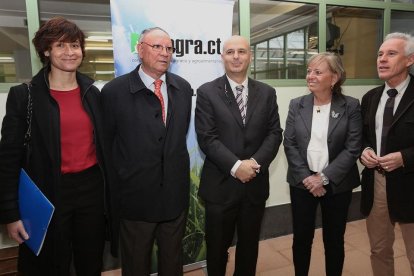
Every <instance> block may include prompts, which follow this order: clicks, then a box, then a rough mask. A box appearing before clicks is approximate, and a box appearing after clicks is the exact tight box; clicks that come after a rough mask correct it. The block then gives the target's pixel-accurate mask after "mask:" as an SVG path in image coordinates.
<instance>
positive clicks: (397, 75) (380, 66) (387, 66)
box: [377, 38, 414, 87]
mask: <svg viewBox="0 0 414 276" xmlns="http://www.w3.org/2000/svg"><path fill="white" fill-rule="evenodd" d="M405 46H406V41H405V40H403V39H399V38H391V39H388V40H386V41H384V43H382V45H381V47H380V49H379V51H378V57H377V71H378V77H379V78H380V79H382V80H384V81H386V82H387V83H388V85H389V86H391V87H396V86H397V85H398V84H400V83H401V82H403V81H404V80H405V79H406V78H407V75H408V68H409V66H410V65H412V64H413V62H414V55H410V56H406V53H405Z"/></svg>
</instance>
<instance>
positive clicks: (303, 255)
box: [290, 184, 352, 276]
mask: <svg viewBox="0 0 414 276" xmlns="http://www.w3.org/2000/svg"><path fill="white" fill-rule="evenodd" d="M330 185H332V184H329V185H327V186H325V188H326V189H327V193H326V194H325V196H323V197H314V196H313V195H312V194H311V193H310V192H309V191H308V190H305V189H301V188H297V187H292V186H290V197H291V202H292V204H291V206H292V217H293V246H292V249H293V263H294V267H295V275H296V276H306V275H308V272H309V265H310V259H311V252H312V243H313V237H314V233H315V219H316V211H317V207H318V205H319V204H320V206H321V211H322V228H323V231H322V233H323V244H324V248H325V271H326V275H327V276H340V275H342V269H343V264H344V258H345V253H344V234H345V228H346V221H347V217H348V209H349V204H350V203H351V198H352V191H347V192H343V193H339V194H332V189H331V187H330Z"/></svg>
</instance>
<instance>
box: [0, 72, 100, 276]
mask: <svg viewBox="0 0 414 276" xmlns="http://www.w3.org/2000/svg"><path fill="white" fill-rule="evenodd" d="M48 72H49V70H48V68H43V69H41V70H40V71H39V73H38V74H37V75H36V76H34V77H33V79H32V81H31V84H32V85H31V96H32V99H33V116H32V124H31V127H32V131H31V141H30V148H31V152H30V156H29V160H28V162H27V164H23V163H24V162H23V161H24V159H25V158H23V156H24V152H25V151H24V147H23V140H24V135H25V133H26V129H27V122H26V115H27V102H28V90H27V86H26V85H25V84H21V85H17V86H14V87H12V88H11V89H10V92H9V94H8V98H7V104H6V115H5V117H4V119H3V124H2V129H1V141H0V223H11V222H14V221H17V220H19V219H20V214H19V209H18V192H17V191H18V178H19V172H20V168H21V167H22V166H24V167H25V168H26V170H27V172H28V174H29V175H30V177H31V178H32V179H33V181H34V182H35V183H36V184H37V185H38V187H39V189H40V190H41V191H42V192H43V193H44V194H45V195H46V197H47V198H48V199H49V200H50V201H51V202H52V203H53V204H54V205H55V207H56V209H58V208H59V201H58V200H57V198H58V194H59V186H60V176H61V170H60V168H61V150H60V149H61V147H60V116H59V106H58V104H57V102H56V101H55V100H54V99H53V98H52V96H51V95H50V91H49V84H48ZM76 78H77V82H78V84H79V86H80V89H81V95H82V104H83V107H84V109H85V110H86V112H87V113H88V115H89V116H90V119H91V122H92V124H93V127H94V136H95V137H94V138H95V143H96V152H97V158H98V161H99V165H100V167H101V171H102V173H103V172H104V171H105V170H104V162H103V156H102V144H101V137H102V135H101V132H102V124H103V120H102V111H101V104H100V96H99V90H98V88H96V87H95V86H93V82H94V81H93V80H92V79H90V78H89V77H87V76H85V75H82V74H80V73H77V75H76ZM58 221H59V217H58V214H57V213H56V212H55V214H54V216H53V218H52V221H51V224H50V226H49V229H48V233H47V239H51V240H52V243H51V246H48V247H47V248H45V247H44V248H43V249H42V252H41V255H40V256H39V257H38V258H45V260H48V261H49V262H50V263H51V265H50V267H53V265H52V263H53V258H54V256H55V253H56V246H57V243H58V239H57V237H58V233H59V231H60V230H59V229H58V226H57V225H58V224H59V223H57V222H58ZM23 247H25V246H23ZM52 274H53V272H52ZM45 275H46V274H45Z"/></svg>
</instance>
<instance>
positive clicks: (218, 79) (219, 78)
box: [199, 76, 223, 89]
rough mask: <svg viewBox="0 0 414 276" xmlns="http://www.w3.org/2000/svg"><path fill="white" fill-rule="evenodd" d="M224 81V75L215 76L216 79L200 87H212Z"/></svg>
mask: <svg viewBox="0 0 414 276" xmlns="http://www.w3.org/2000/svg"><path fill="white" fill-rule="evenodd" d="M222 81H223V76H220V77H218V78H215V79H214V80H211V81H208V82H205V83H203V84H202V85H201V86H200V87H199V89H204V88H210V87H212V86H218V85H219V84H220V83H221V82H222Z"/></svg>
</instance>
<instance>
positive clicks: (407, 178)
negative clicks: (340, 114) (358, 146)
mask: <svg viewBox="0 0 414 276" xmlns="http://www.w3.org/2000/svg"><path fill="white" fill-rule="evenodd" d="M413 63H414V40H413V37H412V36H410V35H408V34H402V33H391V34H389V35H387V37H386V38H385V41H384V42H383V43H382V45H381V47H380V49H379V51H378V57H377V70H378V76H379V78H380V79H382V80H384V81H385V84H384V85H382V86H380V87H377V88H374V89H372V90H370V91H368V92H367V93H366V94H365V95H364V97H363V98H362V104H361V108H362V116H363V122H364V131H363V152H362V155H361V162H362V164H363V165H365V169H364V170H363V172H362V199H361V211H362V213H363V214H364V215H366V216H367V230H368V236H369V240H370V244H371V265H372V269H373V272H374V275H375V276H378V275H387V276H390V275H394V256H393V254H394V253H393V243H394V226H395V223H397V222H398V224H399V226H400V228H401V232H402V236H403V239H404V243H405V247H406V251H407V257H408V260H409V262H410V265H411V271H412V273H413V275H414V238H413V237H414V77H413V76H412V75H409V73H408V72H409V70H410V66H412V65H413ZM387 111H389V112H387Z"/></svg>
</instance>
